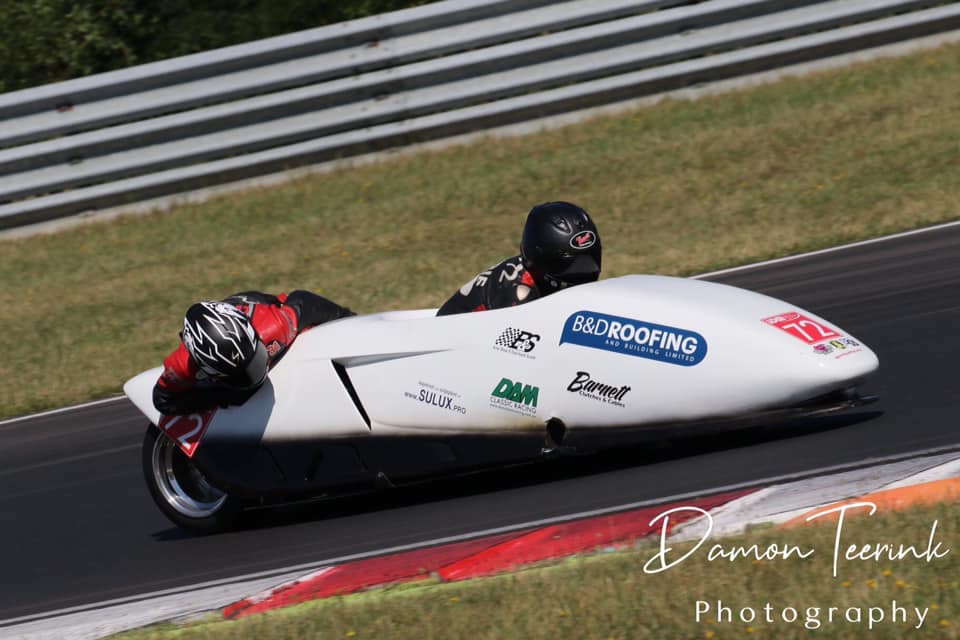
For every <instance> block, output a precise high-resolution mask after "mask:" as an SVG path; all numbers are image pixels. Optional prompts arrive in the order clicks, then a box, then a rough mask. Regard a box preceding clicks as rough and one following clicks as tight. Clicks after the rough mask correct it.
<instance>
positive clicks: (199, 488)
mask: <svg viewBox="0 0 960 640" xmlns="http://www.w3.org/2000/svg"><path fill="white" fill-rule="evenodd" d="M152 458H153V464H152V466H153V478H154V481H155V483H156V485H157V489H159V490H160V495H162V496H163V499H164V500H165V501H166V503H167V504H168V505H170V506H171V507H172V508H173V509H174V510H175V511H177V513H180V514H181V515H183V516H186V517H188V518H206V517H209V516H212V515H214V514H215V513H216V512H217V511H219V510H220V508H221V507H222V506H223V503H224V502H226V500H227V494H225V493H224V492H223V491H220V490H219V489H217V488H216V487H214V486H213V485H212V484H210V482H209V481H208V480H207V479H206V478H205V477H204V476H203V474H202V473H200V470H199V469H197V468H196V467H195V466H194V465H193V463H192V462H191V461H190V459H189V458H187V456H186V455H184V453H183V452H182V451H181V450H180V449H179V448H178V447H177V446H176V445H175V444H174V443H173V441H172V440H170V439H169V438H167V437H166V436H163V435H161V436H160V437H158V438H157V439H156V441H155V442H154V444H153V456H152Z"/></svg>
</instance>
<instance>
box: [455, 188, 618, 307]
mask: <svg viewBox="0 0 960 640" xmlns="http://www.w3.org/2000/svg"><path fill="white" fill-rule="evenodd" d="M599 277H600V235H599V234H598V233H597V226H596V225H595V224H593V220H591V219H590V215H589V214H588V213H587V212H586V211H584V210H583V209H581V208H580V207H578V206H577V205H575V204H571V203H569V202H547V203H544V204H538V205H537V206H535V207H534V208H533V209H531V210H530V213H529V214H528V215H527V222H526V224H525V225H524V227H523V237H522V238H521V240H520V255H518V256H514V257H512V258H508V259H506V260H504V261H503V262H501V263H500V264H498V265H496V266H493V267H491V268H489V269H487V270H486V271H484V272H483V273H480V274H479V275H477V276H476V277H475V278H473V279H471V280H470V281H469V282H468V283H467V284H465V285H463V286H462V287H461V288H460V290H459V291H458V292H456V293H455V294H453V296H452V297H451V298H450V299H449V300H447V301H446V302H445V303H443V306H442V307H440V310H439V311H437V315H438V316H445V315H451V314H454V313H466V312H468V311H486V310H488V309H501V308H503V307H512V306H514V305H518V304H522V303H524V302H530V301H531V300H536V299H537V298H541V297H543V296H545V295H548V294H550V293H553V292H554V291H558V290H560V289H564V288H566V287H570V286H573V285H577V284H583V283H585V282H593V281H595V280H596V279H597V278H599Z"/></svg>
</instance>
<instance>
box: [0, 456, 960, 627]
mask: <svg viewBox="0 0 960 640" xmlns="http://www.w3.org/2000/svg"><path fill="white" fill-rule="evenodd" d="M951 451H957V452H958V455H960V443H958V444H953V445H944V446H940V447H932V448H929V449H921V450H917V451H911V452H905V453H899V454H891V455H888V456H881V457H876V458H865V459H863V460H860V461H857V462H849V463H845V464H837V465H830V466H827V467H819V468H815V469H809V470H806V471H798V472H794V473H787V474H782V475H779V476H770V477H767V478H758V479H756V480H750V481H745V482H738V483H733V484H728V485H723V486H719V487H712V488H709V489H703V490H696V491H687V492H684V493H678V494H674V495H670V496H663V497H659V498H650V499H647V500H639V501H635V502H628V503H624V504H619V505H614V506H610V507H601V508H598V509H590V510H587V511H580V512H577V513H572V514H565V515H561V516H551V517H549V518H541V519H538V520H530V521H527V522H522V523H517V524H510V525H503V526H500V527H493V528H490V529H484V530H481V531H475V532H470V533H462V534H457V535H452V536H442V537H439V538H434V539H431V540H424V541H421V542H411V543H409V544H404V545H397V546H393V547H387V548H384V549H376V550H371V551H363V552H359V553H353V554H348V555H344V556H337V557H334V558H327V559H324V560H317V561H313V562H305V563H302V564H296V565H291V566H289V567H281V568H277V569H268V570H264V571H258V572H254V573H248V574H244V575H240V576H235V577H232V578H221V579H218V580H210V581H207V582H200V583H197V584H194V585H186V586H181V587H171V588H169V589H163V590H160V591H153V592H149V593H143V594H138V595H133V596H125V597H122V598H116V599H113V600H104V601H102V602H95V603H90V604H85V605H77V606H74V607H68V608H65V609H57V610H55V611H48V612H45V613H35V614H31V615H28V616H21V617H18V618H9V619H6V620H0V629H2V628H3V627H9V626H12V625H14V624H17V623H23V622H32V621H36V620H43V619H48V618H55V617H58V616H62V615H66V614H70V613H77V612H82V611H93V610H97V609H104V608H106V607H110V606H113V605H119V604H126V603H130V602H137V601H140V600H147V599H150V598H157V597H161V596H167V595H174V594H180V593H189V592H191V591H197V590H200V589H205V588H208V587H217V586H222V585H229V584H236V583H241V582H247V581H251V580H256V579H259V578H269V577H271V576H278V577H279V576H282V575H284V574H288V573H294V572H297V571H305V572H306V571H312V570H317V569H320V568H322V567H325V566H328V565H332V564H341V563H344V562H351V561H353V560H362V559H365V558H373V557H376V556H382V555H388V554H392V553H401V552H404V551H413V550H416V549H425V548H428V547H432V546H437V545H441V544H447V543H452V542H462V541H465V540H472V539H475V538H483V537H487V536H494V535H499V534H501V533H512V532H514V531H520V530H523V529H530V528H536V527H543V526H548V525H552V524H559V523H563V522H569V521H572V520H581V519H583V518H590V517H594V516H603V515H608V514H610V513H618V512H621V511H628V510H631V509H638V508H643V507H650V506H656V505H658V504H662V503H668V502H677V501H680V500H686V499H688V498H697V497H709V496H711V495H715V494H718V493H726V492H728V491H737V490H740V489H748V488H751V487H757V488H758V489H757V490H758V491H759V490H761V489H766V488H769V487H770V486H773V485H777V484H784V483H787V482H792V481H796V480H803V479H805V478H811V477H817V476H823V475H831V474H834V473H838V472H841V471H848V470H852V469H858V468H865V467H873V466H879V465H882V464H886V463H891V462H898V461H901V460H907V459H911V458H923V457H927V456H933V455H937V454H941V453H948V452H951Z"/></svg>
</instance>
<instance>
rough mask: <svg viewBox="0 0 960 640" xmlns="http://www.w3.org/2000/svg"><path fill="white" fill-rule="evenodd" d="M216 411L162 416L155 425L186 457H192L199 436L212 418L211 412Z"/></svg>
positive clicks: (198, 442)
mask: <svg viewBox="0 0 960 640" xmlns="http://www.w3.org/2000/svg"><path fill="white" fill-rule="evenodd" d="M216 412H217V411H216V409H214V410H213V411H207V412H206V413H193V414H190V415H186V416H162V417H161V418H160V422H159V424H158V425H157V426H159V427H160V429H162V430H163V431H165V432H166V434H167V435H168V436H170V438H171V439H172V440H173V441H174V442H176V443H177V446H178V447H180V448H181V449H182V450H183V452H184V453H185V454H187V457H188V458H192V457H193V454H194V453H196V451H197V446H198V445H199V444H200V438H202V437H203V434H204V432H205V431H206V430H207V427H209V426H210V421H211V420H213V414H215V413H216Z"/></svg>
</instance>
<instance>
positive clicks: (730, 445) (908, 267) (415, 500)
mask: <svg viewBox="0 0 960 640" xmlns="http://www.w3.org/2000/svg"><path fill="white" fill-rule="evenodd" d="M710 279H714V280H719V281H722V282H726V283H729V284H735V285H737V286H741V287H745V288H748V289H752V290H755V291H761V292H764V293H768V294H770V295H773V296H776V297H778V298H783V299H785V300H787V301H790V302H793V303H795V304H797V305H799V306H802V307H805V308H807V309H809V310H811V311H813V312H815V313H817V314H820V315H823V316H825V317H826V318H828V319H829V320H831V321H833V322H835V323H837V324H838V325H840V326H841V327H843V328H844V329H846V330H848V331H850V332H851V333H852V334H853V335H855V336H857V337H858V338H861V339H863V340H864V341H865V342H866V343H867V344H868V345H870V346H871V347H872V348H873V349H874V350H875V351H876V352H877V354H878V355H879V357H880V363H881V367H880V374H879V375H878V376H877V377H876V378H874V379H873V380H872V382H871V383H870V384H868V385H867V387H866V391H867V392H872V393H877V394H879V395H880V397H881V400H880V402H879V403H878V404H876V405H872V406H870V407H868V408H864V409H861V410H859V411H858V412H857V413H856V414H854V416H852V418H851V419H848V420H839V421H838V420H832V421H824V422H821V423H817V424H816V425H803V426H802V428H799V429H798V428H793V429H786V430H784V429H780V430H770V429H768V430H764V431H761V432H759V433H747V434H734V435H732V436H729V437H728V436H724V437H722V438H716V437H714V438H706V439H699V440H686V441H679V442H673V443H669V444H665V445H660V446H646V447H641V448H638V449H635V450H630V451H618V452H616V453H614V454H604V455H596V456H589V457H585V458H577V459H572V460H566V461H560V462H555V463H549V464H541V465H534V466H532V467H526V468H520V469H514V470H509V471H506V472H497V473H491V474H481V475H477V476H472V477H468V478H462V479H456V480H453V481H444V482H441V483H429V484H426V485H423V486H419V487H415V488H407V489H398V490H390V491H385V492H381V493H379V494H376V495H373V496H364V497H356V498H352V499H341V500H337V501H334V502H330V503H326V504H322V505H311V506H309V507H299V508H296V509H287V510H286V511H284V512H281V513H277V514H272V515H270V516H269V517H265V518H261V519H260V520H261V522H260V523H259V524H258V525H256V526H255V527H254V528H251V529H247V530H243V531H237V532H232V533H229V534H224V535H218V536H210V537H194V536H191V535H189V534H186V533H183V532H181V531H179V530H177V529H175V528H173V527H172V526H171V525H170V524H169V522H168V521H167V520H166V519H165V518H164V517H163V516H162V515H161V514H160V512H159V511H158V510H157V509H156V508H155V507H154V505H153V503H152V502H151V500H150V498H149V496H148V495H147V491H146V489H145V487H144V483H143V480H142V478H141V472H140V455H139V447H140V441H141V438H142V433H143V427H144V425H145V420H144V418H142V417H141V416H140V415H139V414H138V412H137V411H136V410H134V408H133V407H132V406H131V405H130V404H128V403H127V402H125V401H118V402H112V403H107V404H100V405H96V406H89V407H83V408H78V409H74V410H70V411H65V412H60V413H54V414H50V415H43V416H39V417H35V418H29V419H26V420H19V421H13V422H8V423H6V424H0V445H2V446H0V509H2V514H3V515H2V523H3V526H2V527H0V558H2V574H0V585H2V587H0V620H5V619H10V618H14V617H19V616H24V615H28V614H34V613H40V612H47V611H52V610H56V609H61V608H65V607H71V606H75V605H82V604H87V603H93V602H99V601H104V600H110V599H114V598H119V597H124V596H130V595H136V594H142V593H147V592H152V591H157V590H160V589H166V588H171V587H176V586H182V585H189V584H195V583H199V582H204V581H209V580H215V579H222V578H229V577H232V576H239V575H242V574H249V573H253V572H258V571H264V570H269V569H278V568H282V567H289V566H291V565H297V564H302V563H308V562H314V561H320V560H323V559H325V558H333V557H338V556H344V555H349V554H354V553H359V552H365V551H373V550H377V549H383V548H388V547H394V546H399V545H404V544H410V543H416V542H419V541H426V540H432V539H437V538H442V537H445V536H451V535H457V534H464V533H468V532H471V531H479V530H485V529H491V528H495V527H501V526H509V525H512V524H517V523H522V522H528V521H532V520H537V519H541V518H547V517H555V516H562V515H564V514H572V513H577V512H582V511H587V510H591V509H597V508H603V507H612V506H616V505H619V504H624V503H630V502H636V501H642V500H649V499H655V498H659V497H667V496H671V495H677V494H684V493H688V492H697V491H704V492H706V491H709V490H710V489H712V488H715V487H721V486H728V485H734V484H739V483H760V482H762V481H764V480H765V479H769V478H773V477H778V476H782V475H785V474H794V473H801V474H802V473H812V472H815V471H816V470H818V469H822V468H824V467H829V466H834V465H853V464H857V463H860V462H862V461H869V460H870V459H871V458H878V457H889V456H898V455H905V454H909V453H911V452H916V451H921V450H928V449H931V448H937V447H953V446H956V447H957V449H958V450H960V434H958V433H957V426H958V425H957V419H956V404H957V392H956V390H957V379H958V376H957V356H958V343H960V338H958V336H957V330H958V328H960V225H953V226H948V227H944V228H941V229H938V230H933V231H928V232H924V233H917V234H911V235H907V236H902V237H898V238H895V239H891V240H886V241H882V242H876V243H868V244H862V245H858V246H855V247H852V248H847V249H843V250H839V251H829V252H824V253H820V254H817V255H811V256H806V257H803V258H799V259H795V260H787V261H782V262H774V263H770V264H766V265H762V266H759V267H756V268H752V269H747V270H739V271H734V272H731V273H727V274H719V275H715V276H712V277H711V278H710ZM171 339H173V336H171ZM745 348H749V347H748V346H745ZM0 631H2V629H0Z"/></svg>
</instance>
